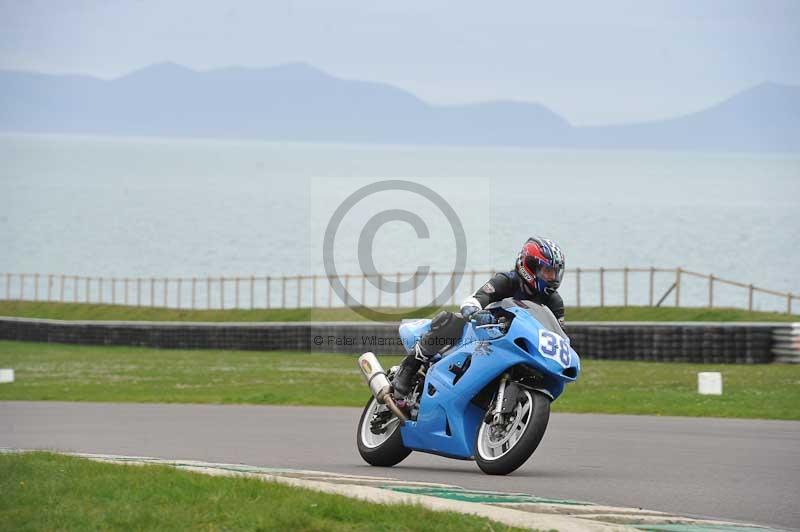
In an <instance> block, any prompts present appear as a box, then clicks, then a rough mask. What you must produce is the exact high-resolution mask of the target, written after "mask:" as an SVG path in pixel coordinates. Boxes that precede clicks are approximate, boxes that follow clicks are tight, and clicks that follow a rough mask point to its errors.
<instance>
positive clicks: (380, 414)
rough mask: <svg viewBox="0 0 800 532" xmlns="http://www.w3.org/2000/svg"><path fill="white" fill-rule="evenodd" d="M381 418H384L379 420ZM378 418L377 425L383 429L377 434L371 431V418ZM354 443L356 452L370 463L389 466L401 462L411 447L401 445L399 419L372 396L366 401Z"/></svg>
mask: <svg viewBox="0 0 800 532" xmlns="http://www.w3.org/2000/svg"><path fill="white" fill-rule="evenodd" d="M381 418H386V419H385V421H381ZM375 419H378V423H377V424H378V425H379V426H380V428H382V429H383V431H382V432H380V433H379V434H375V433H374V432H373V431H372V424H373V420H375ZM356 445H357V446H358V453H359V454H360V455H361V458H363V459H364V461H365V462H367V463H368V464H370V465H374V466H381V467H391V466H393V465H396V464H399V463H400V462H402V461H403V460H404V459H405V458H406V457H407V456H408V455H409V454H411V449H408V448H406V447H405V446H404V445H403V438H402V436H401V435H400V420H399V419H397V418H396V417H395V416H394V415H393V414H391V412H389V409H388V408H386V406H385V405H382V404H380V403H379V402H378V401H377V400H376V399H375V398H374V397H371V398H370V400H369V401H367V406H365V407H364V412H363V413H362V414H361V419H360V420H359V422H358V430H357V431H356Z"/></svg>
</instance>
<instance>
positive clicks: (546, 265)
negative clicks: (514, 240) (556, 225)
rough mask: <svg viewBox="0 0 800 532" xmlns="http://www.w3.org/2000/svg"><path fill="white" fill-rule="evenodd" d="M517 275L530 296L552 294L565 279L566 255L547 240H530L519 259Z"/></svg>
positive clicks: (537, 238) (557, 246)
mask: <svg viewBox="0 0 800 532" xmlns="http://www.w3.org/2000/svg"><path fill="white" fill-rule="evenodd" d="M516 270H517V274H518V275H519V277H520V282H521V284H522V288H523V290H524V291H525V292H527V293H528V294H531V295H533V294H536V293H542V294H548V295H549V294H552V293H553V292H555V291H556V290H558V287H559V286H560V285H561V279H563V278H564V253H563V252H562V251H561V248H560V247H559V245H558V244H556V243H555V242H553V241H552V240H548V239H546V238H540V237H533V238H529V239H528V241H527V242H525V244H524V245H523V246H522V251H520V252H519V256H518V257H517V267H516Z"/></svg>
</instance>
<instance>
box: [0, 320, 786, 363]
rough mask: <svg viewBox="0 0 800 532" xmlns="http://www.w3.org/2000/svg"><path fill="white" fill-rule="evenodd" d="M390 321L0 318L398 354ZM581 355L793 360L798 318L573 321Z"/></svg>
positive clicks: (68, 334)
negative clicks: (792, 320) (794, 321)
mask: <svg viewBox="0 0 800 532" xmlns="http://www.w3.org/2000/svg"><path fill="white" fill-rule="evenodd" d="M397 328H398V324H397V323H372V322H304V323H288V322H280V323H277V322H276V323H188V322H121V321H61V320H45V319H33V318H7V317H0V339H2V340H22V341H31V342H56V343H67V344H86V345H127V346H140V347H152V348H163V349H244V350H263V351H270V350H299V351H312V352H325V353H354V354H361V353H363V352H364V351H374V352H376V353H380V354H387V355H388V354H404V353H405V350H404V349H403V346H402V343H401V342H400V338H399V337H398V334H397ZM567 333H568V334H569V336H570V338H571V341H572V345H573V347H574V348H575V350H576V351H578V353H580V355H581V357H582V358H585V359H602V360H643V361H653V362H697V363H746V364H761V363H768V362H773V361H777V362H800V324H786V323H651V322H573V323H570V324H568V330H567Z"/></svg>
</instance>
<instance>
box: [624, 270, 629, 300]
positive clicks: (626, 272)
mask: <svg viewBox="0 0 800 532" xmlns="http://www.w3.org/2000/svg"><path fill="white" fill-rule="evenodd" d="M624 275H625V306H626V307H627V306H628V267H627V266H625V274H624Z"/></svg>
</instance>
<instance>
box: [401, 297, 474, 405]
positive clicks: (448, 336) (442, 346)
mask: <svg viewBox="0 0 800 532" xmlns="http://www.w3.org/2000/svg"><path fill="white" fill-rule="evenodd" d="M465 323H466V320H464V318H462V317H461V314H454V313H452V312H447V311H442V312H440V313H439V314H437V315H436V316H434V317H433V319H432V320H431V330H430V331H428V332H427V333H425V334H424V335H423V336H422V338H420V339H419V341H418V342H417V343H416V345H415V346H414V352H413V353H411V354H410V355H408V356H406V358H405V359H403V362H401V363H400V369H399V370H398V371H397V374H396V375H395V377H394V379H393V380H392V387H393V388H394V390H395V391H396V392H397V393H398V394H399V395H407V394H408V393H409V392H410V391H411V388H412V386H413V385H414V376H415V375H416V374H417V372H418V371H419V368H420V367H421V366H422V364H423V363H424V362H427V361H428V360H429V359H430V358H431V357H432V356H433V355H435V354H436V353H442V352H444V351H446V350H447V349H449V348H450V347H451V346H453V345H455V344H456V343H457V342H458V341H459V340H460V339H461V334H462V332H463V331H464V324H465Z"/></svg>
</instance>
